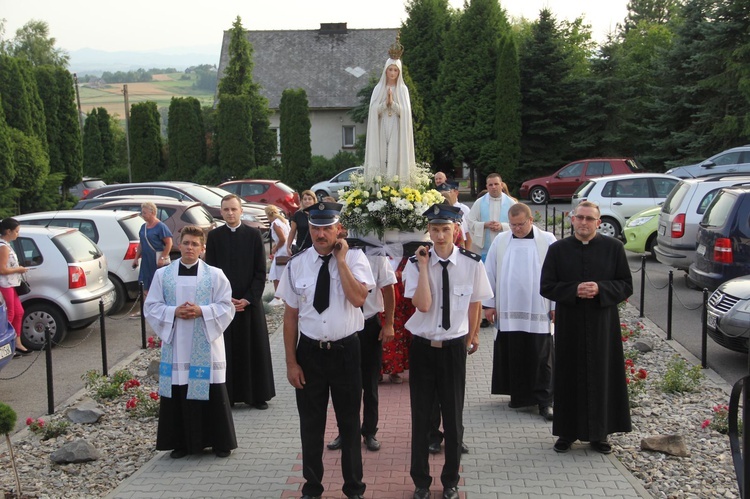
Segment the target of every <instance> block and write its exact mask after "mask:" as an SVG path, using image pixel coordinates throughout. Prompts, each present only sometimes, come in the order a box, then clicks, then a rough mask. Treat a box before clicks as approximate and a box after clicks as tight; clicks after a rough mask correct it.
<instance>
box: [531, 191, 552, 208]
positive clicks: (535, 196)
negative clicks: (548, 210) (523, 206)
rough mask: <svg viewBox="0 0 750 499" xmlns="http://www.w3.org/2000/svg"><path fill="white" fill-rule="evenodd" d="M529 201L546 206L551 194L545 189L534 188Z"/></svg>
mask: <svg viewBox="0 0 750 499" xmlns="http://www.w3.org/2000/svg"><path fill="white" fill-rule="evenodd" d="M529 199H530V200H531V202H532V203H534V204H544V203H546V202H547V201H549V194H548V193H547V189H545V188H544V187H534V188H533V189H531V192H529Z"/></svg>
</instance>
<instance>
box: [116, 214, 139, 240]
mask: <svg viewBox="0 0 750 499" xmlns="http://www.w3.org/2000/svg"><path fill="white" fill-rule="evenodd" d="M144 222H145V220H143V218H141V216H140V215H139V214H138V213H134V214H133V215H131V216H127V217H125V218H121V219H120V226H121V227H122V230H124V231H125V234H127V236H128V239H129V240H130V241H138V238H139V236H138V232H139V231H140V230H141V226H142V225H143V223H144Z"/></svg>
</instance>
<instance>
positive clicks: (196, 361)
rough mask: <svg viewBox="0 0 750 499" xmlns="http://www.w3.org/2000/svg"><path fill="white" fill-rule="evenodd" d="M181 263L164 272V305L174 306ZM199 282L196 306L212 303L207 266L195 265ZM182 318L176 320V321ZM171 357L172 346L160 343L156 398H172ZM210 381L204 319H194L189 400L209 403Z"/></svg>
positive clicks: (209, 353) (208, 345)
mask: <svg viewBox="0 0 750 499" xmlns="http://www.w3.org/2000/svg"><path fill="white" fill-rule="evenodd" d="M179 265H180V261H179V260H177V261H175V262H173V263H172V264H171V265H170V266H169V268H167V269H166V270H165V271H164V277H163V281H162V290H163V292H164V302H165V303H166V304H167V305H170V306H173V307H174V306H177V298H176V289H177V284H176V280H175V276H176V275H177V272H178V266H179ZM196 265H198V266H199V267H198V283H197V288H196V292H195V301H196V303H197V304H198V305H208V304H210V303H211V272H210V270H209V269H208V267H207V266H206V265H203V264H201V262H198V263H197V264H196ZM178 320H182V319H177V318H175V322H176V321H178ZM176 339H177V337H176V331H175V334H174V335H173V336H172V343H174V342H175V341H176ZM172 356H173V346H172V344H170V343H162V346H161V363H160V364H159V395H161V396H162V397H171V396H172ZM210 382H211V345H210V344H209V343H208V340H207V339H206V334H205V332H204V330H203V319H201V318H197V319H194V320H193V349H192V351H191V353H190V372H189V375H188V392H187V398H188V399H189V400H208V389H209V385H210Z"/></svg>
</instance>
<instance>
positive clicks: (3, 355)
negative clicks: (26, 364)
mask: <svg viewBox="0 0 750 499" xmlns="http://www.w3.org/2000/svg"><path fill="white" fill-rule="evenodd" d="M14 353H16V330H15V329H13V326H11V325H10V322H8V308H7V307H6V306H5V298H3V295H0V370H2V368H3V367H5V366H6V365H7V364H8V362H10V359H12V358H13V354H14Z"/></svg>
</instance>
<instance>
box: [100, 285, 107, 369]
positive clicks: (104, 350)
mask: <svg viewBox="0 0 750 499" xmlns="http://www.w3.org/2000/svg"><path fill="white" fill-rule="evenodd" d="M99 331H100V334H101V338H102V374H103V375H104V376H107V374H109V373H108V372H107V332H106V329H105V328H104V300H102V299H101V298H100V299H99Z"/></svg>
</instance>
